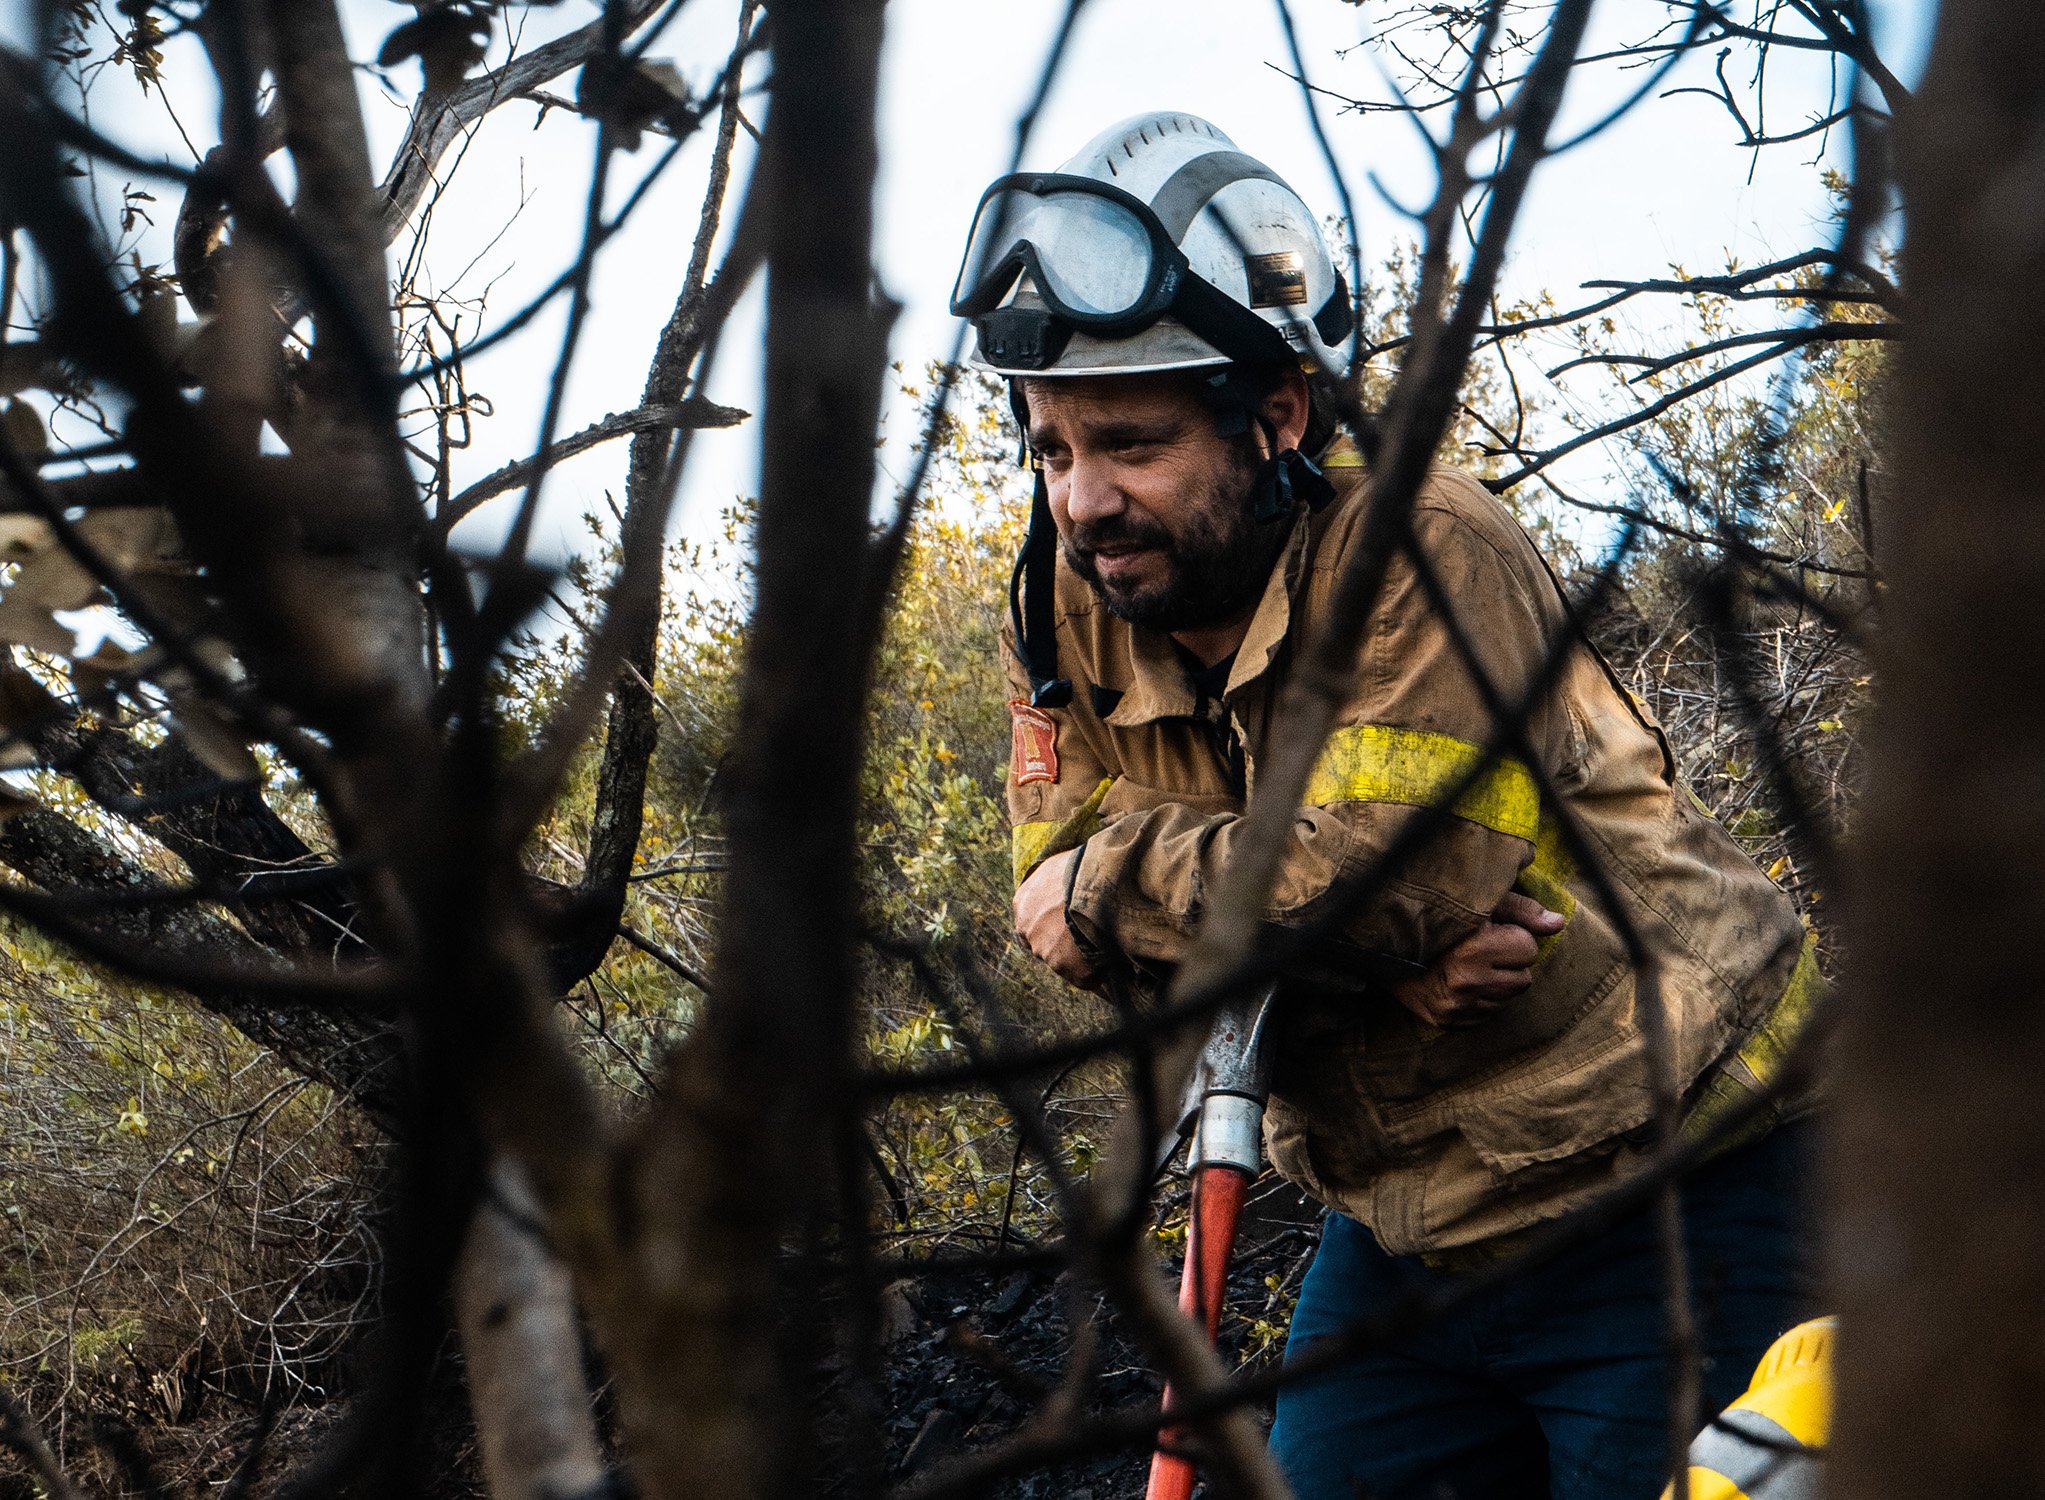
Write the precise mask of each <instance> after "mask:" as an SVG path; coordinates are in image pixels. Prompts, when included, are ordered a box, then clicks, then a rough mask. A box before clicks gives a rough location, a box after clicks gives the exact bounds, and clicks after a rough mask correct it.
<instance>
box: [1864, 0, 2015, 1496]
mask: <svg viewBox="0 0 2045 1500" xmlns="http://www.w3.org/2000/svg"><path fill="white" fill-rule="evenodd" d="M1898 144H1899V147H1900V153H1899V165H1900V168H1901V177H1902V185H1903V192H1904V200H1905V207H1906V211H1907V215H1908V222H1909V225H1910V230H1909V239H1908V242H1907V244H1906V246H1905V252H1904V265H1903V271H1904V286H1905V291H1906V295H1907V299H1908V305H1909V316H1910V324H1911V334H1910V337H1909V339H1908V340H1907V341H1905V342H1904V343H1903V344H1902V346H1901V348H1900V351H1899V355H1898V361H1897V377H1896V386H1895V390H1894V395H1893V401H1894V404H1893V408H1892V412H1893V422H1894V427H1893V434H1894V436H1893V442H1894V451H1895V465H1894V468H1895V473H1896V484H1895V489H1894V497H1895V499H1894V503H1893V504H1892V505H1891V506H1890V507H1889V511H1888V514H1887V515H1886V516H1885V517H1884V518H1883V525H1884V528H1885V530H1884V540H1885V542H1886V555H1885V568H1886V571H1887V574H1888V578H1889V582H1890V589H1889V597H1888V600H1887V604H1886V609H1885V618H1884V628H1883V634H1882V639H1881V649H1880V659H1879V667H1880V675H1879V677H1878V680H1879V682H1880V683H1881V703H1880V712H1879V717H1878V720H1877V723H1876V724H1875V726H1874V735H1873V739H1872V743H1871V747H1870V749H1871V756H1870V763H1869V795H1868V799H1867V802H1866V804H1865V807H1864V810H1863V817H1864V823H1863V826H1862V840H1861V843H1860V846H1859V851H1858V859H1857V868H1856V871H1855V887H1854V890H1853V891H1852V892H1851V893H1850V894H1851V895H1852V897H1853V902H1852V908H1853V909H1852V911H1851V918H1852V934H1851V935H1852V947H1851V949H1850V952H1851V956H1852V964H1853V969H1854V973H1853V976H1852V977H1853V980H1854V987H1853V990H1852V991H1851V993H1850V997H1849V998H1850V1000H1851V1004H1850V1005H1849V1006H1848V1007H1847V1009H1846V1010H1845V1013H1844V1017H1843V1020H1844V1023H1845V1024H1844V1031H1843V1034H1842V1037H1841V1049H1840V1055H1839V1057H1838V1063H1839V1079H1840V1087H1839V1098H1838V1109H1837V1119H1836V1123H1837V1132H1838V1137H1837V1142H1836V1147H1835V1151H1836V1155H1835V1160H1834V1164H1833V1174H1832V1187H1833V1193H1834V1196H1835V1198H1836V1208H1837V1214H1836V1219H1835V1222H1834V1223H1833V1225H1832V1228H1833V1232H1834V1242H1833V1264H1834V1269H1835V1274H1836V1282H1835V1287H1836V1295H1837V1306H1838V1310H1839V1313H1840V1315H1841V1328H1842V1340H1841V1351H1842V1359H1841V1364H1840V1370H1839V1402H1840V1405H1839V1420H1838V1428H1837V1442H1836V1444H1835V1453H1834V1457H1833V1468H1832V1473H1831V1476H1830V1482H1829V1485H1828V1488H1829V1492H1830V1493H1832V1494H1834V1495H1851V1496H1854V1497H1856V1500H1860V1497H1870V1500H1886V1497H1897V1500H1901V1497H1906V1496H1907V1497H1919V1496H1923V1497H1927V1500H1929V1497H1932V1496H1938V1497H1941V1500H1954V1497H1965V1496H1990V1495H1995V1496H2001V1495H2024V1494H2037V1493H2039V1492H2041V1491H2045V1445H2041V1444H2040V1443H2039V1441H2038V1425H2039V1424H2038V1413H2039V1411H2040V1410H2041V1409H2045V1329H2041V1325H2040V1322H2039V1319H2038V1316H2037V1309H2038V1308H2039V1307H2041V1306H2045V1253H2041V1247H2045V1179H2041V1178H2040V1176H2039V1173H2038V1163H2039V1162H2040V1161H2041V1160H2045V1109H2041V1108H2040V1107H2039V1094H2038V1080H2039V1078H2040V1077H2041V1075H2045V1003H2041V1000H2045V995H2041V991H2040V984H2039V979H2038V964H2037V953H2036V946H2037V945H2036V942H2035V938H2034V934H2035V933H2036V931H2037V926H2038V913H2039V911H2040V910H2041V909H2045V778H2041V777H2040V776H2039V774H2038V769H2039V766H2040V764H2041V763H2045V696H2041V695H2040V694H2039V693H2038V692H2037V691H2036V685H2037V683H2038V682H2039V681H2040V680H2045V613H2041V611H2040V609H2039V605H2038V601H2039V600H2040V599H2041V598H2045V485H2041V482H2040V479H2039V468H2038V459H2037V436H2038V433H2039V432H2040V431H2045V364H2041V362H2040V360H2039V358H2038V355H2037V351H2038V349H2039V348H2040V347H2045V302H2041V300H2040V299H2039V298H2038V296H2037V295H2036V293H2035V288H2036V287H2037V286H2038V285H2039V283H2040V280H2041V278H2045V11H2041V10H2040V9H2039V8H2038V7H2036V6H2031V5H2021V4H2011V3H2006V0H2004V3H1999V0H1946V4H1945V5H1944V6H1943V7H1942V9H1941V12H1940V17H1939V26H1938V35H1937V39H1936V42H1935V45H1934V48H1933V53H1932V58H1931V62H1930V66H1929V69H1928V71H1927V73H1926V76H1925V80H1924V84H1923V87H1922V89H1921V90H1920V93H1919V95H1918V99H1917V102H1916V104H1915V105H1914V106H1913V108H1912V110H1911V112H1910V113H1909V114H1908V115H1907V116H1906V117H1905V118H1904V119H1903V120H1902V121H1901V122H1900V124H1899V132H1898Z"/></svg>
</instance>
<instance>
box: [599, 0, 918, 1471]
mask: <svg viewBox="0 0 2045 1500" xmlns="http://www.w3.org/2000/svg"><path fill="white" fill-rule="evenodd" d="M880 33H881V5H880V4H879V3H878V0H818V3H813V4H802V5H795V6H792V7H788V8H785V9H781V10H777V11H776V12H775V15H774V22H773V33H772V50H773V78H774V101H773V107H772V110H771V112H770V114H769V116H768V123H767V133H766V141H765V143H764V146H763V150H762V157H761V162H760V166H759V168H758V169H757V170H758V172H759V173H760V174H763V175H762V176H761V178H760V183H761V186H759V187H756V188H755V191H756V192H761V191H764V193H765V201H764V205H763V206H764V209H765V217H764V220H763V228H764V230H765V234H766V241H765V242H766V245H767V253H768V267H769V274H768V282H767V339H766V342H767V362H766V405H765V412H764V417H763V432H762V439H761V441H762V449H763V453H764V462H763V465H762V473H761V496H760V516H759V528H758V537H757V545H758V557H759V562H758V570H757V575H756V577H757V584H758V586H757V593H756V596H755V597H756V600H757V603H756V606H755V609H754V613H753V617H752V624H751V629H750V630H749V632H748V639H747V648H746V663H745V677H744V683H745V687H744V692H743V697H742V701H741V705H740V721H739V728H738V733H737V740H738V742H739V743H741V744H744V745H745V746H746V747H747V753H746V754H745V755H744V756H743V757H740V758H739V759H738V760H737V761H736V762H735V763H734V765H733V767H732V773H731V779H730V781H729V783H728V786H727V808H728V822H727V828H728V833H729V841H730V844H729V847H730V851H731V854H730V864H729V869H728V873H727V877H726V885H725V892H724V900H723V915H722V921H721V924H720V927H719V932H720V939H719V948H718V954H717V967H716V970H715V973H714V975H713V987H712V998H711V999H710V1001H709V1002H708V1003H707V1005H706V1007H705V1012H704V1017H703V1020H702V1022H701V1023H700V1025H699V1027H698V1029H697V1032H696V1034H695V1036H694V1037H693V1038H692V1040H691V1042H690V1044H689V1046H688V1048H687V1049H686V1051H685V1053H684V1055H683V1056H682V1058H681V1059H680V1060H679V1062H678V1064H677V1068H676V1073H675V1078H674V1082H673V1087H672V1088H671V1089H670V1091H669V1093H668V1096H667V1098H666V1100H665V1101H664V1102H663V1104H662V1105H661V1107H660V1109H659V1111H658V1112H657V1114H656V1115H655V1117H654V1118H653V1120H652V1121H651V1122H650V1124H649V1127H648V1129H647V1130H646V1131H645V1132H644V1134H643V1135H642V1137H641V1139H640V1142H639V1144H638V1148H637V1154H636V1158H635V1159H634V1161H633V1162H632V1164H631V1184H632V1198H631V1201H630V1203H629V1204H625V1205H620V1214H619V1219H620V1228H621V1231H622V1232H623V1234H624V1235H625V1236H626V1237H627V1238H626V1240H625V1243H624V1245H623V1247H622V1248H623V1249H624V1251H625V1258H626V1265H627V1267H628V1268H629V1270H628V1273H627V1274H624V1275H615V1274H614V1275H613V1276H611V1277H607V1278H605V1279H606V1280H607V1281H608V1283H609V1284H608V1285H606V1286H601V1287H597V1288H592V1289H591V1304H592V1312H593V1315H594V1316H595V1318H596V1320H597V1322H598V1324H599V1326H600V1327H601V1328H602V1329H603V1330H604V1334H605V1345H606V1352H607V1353H608V1354H609V1355H610V1357H611V1359H612V1363H613V1367H614V1368H615V1369H617V1370H618V1372H619V1377H620V1378H619V1383H618V1384H619V1393H620V1397H621V1402H622V1404H623V1407H624V1414H625V1418H626V1422H627V1424H628V1430H629V1437H630V1447H631V1449H632V1451H633V1453H634V1456H635V1460H636V1462H637V1463H638V1464H639V1466H640V1468H639V1477H640V1478H641V1480H642V1481H643V1483H644V1485H645V1487H646V1489H647V1490H648V1492H649V1493H651V1494H655V1495H660V1496H667V1497H674V1500H680V1497H683V1496H695V1495H703V1494H719V1495H728V1496H733V1497H743V1496H766V1495H777V1494H788V1493H794V1492H797V1491H800V1490H802V1489H804V1488H806V1487H808V1486H809V1485H810V1483H811V1482H812V1480H813V1477H814V1463H815V1448H814V1433H813V1428H814V1414H815V1412H816V1410H817V1409H818V1404H819V1403H818V1399H817V1396H818V1393H817V1391H816V1389H815V1380H816V1376H817V1371H818V1362H819V1355H820V1350H821V1347H822V1345H823V1344H824V1343H825V1342H826V1341H827V1340H828V1338H829V1333H828V1330H827V1326H826V1324H825V1322H824V1319H825V1312H824V1307H823V1304H822V1299H821V1297H820V1296H818V1295H816V1293H817V1288H816V1286H815V1285H814V1283H813V1282H811V1281H808V1280H806V1277H808V1276H809V1275H810V1274H811V1273H812V1272H813V1271H814V1268H815V1257H814V1256H813V1255H810V1254H801V1255H787V1254H785V1253H784V1250H785V1248H787V1247H788V1246H790V1245H791V1244H794V1245H797V1246H801V1247H802V1248H804V1249H805V1250H813V1249H814V1248H815V1247H816V1246H817V1245H818V1244H819V1243H820V1242H821V1238H822V1235H823V1232H824V1221H825V1220H826V1219H827V1218H828V1216H829V1215H830V1213H831V1210H832V1206H833V1200H834V1197H835V1194H834V1189H833V1183H834V1180H835V1178H836V1175H837V1174H836V1159H835V1155H834V1147H835V1144H836V1133H837V1131H838V1130H839V1129H840V1128H841V1124H842V1120H841V1118H840V1113H839V1109H838V1105H839V1103H840V1102H841V1101H842V1100H844V1099H845V1097H846V1085H847V1078H846V1073H847V1070H848V1068H849V1065H850V1038H851V1021H852V1004H853V995H852V980H853V969H852V954H853V945H854V939H855V936H856V932H855V927H854V922H853V892H854V886H855V881H854V875H855V867H854V852H855V846H854V831H855V823H856V816H857V805H858V795H857V794H858V772H859V758H860V750H861V743H862V738H863V735H862V730H863V715H864V702H865V691H866V683H867V675H868V668H869V663H870V656H871V642H870V641H868V640H866V639H864V638H863V635H864V633H863V632H861V631H859V630H858V629H856V628H853V627H852V625H851V624H850V622H853V621H855V620H856V619H857V618H858V616H859V613H860V601H861V600H862V598H863V597H864V595H865V591H866V590H867V589H868V588H869V587H871V586H872V580H871V579H870V578H869V577H868V573H869V568H870V564H869V561H868V558H869V553H870V551H871V549H870V547H869V545H868V527H867V516H868V512H869V506H870V503H871V497H872V493H873V480H874V452H873V432H874V425H875V422H876V420H877V418H878V414H879V405H880V392H881V384H882V379H883V375H884V372H885V369H886V332H887V320H886V317H885V316H884V315H883V313H882V312H881V311H880V310H879V309H877V308H876V306H875V302H874V298H873V294H872V291H871V286H872V260H871V256H872V250H871V236H872V201H871V200H872V190H873V179H874V173H875V169H876V165H877V147H876V143H875V138H874V98H875V89H876V85H877V80H878V64H879V46H880ZM748 212H749V213H750V212H751V210H750V209H749V210H748ZM620 1298H624V1299H627V1300H624V1301H620V1300H616V1299H620Z"/></svg>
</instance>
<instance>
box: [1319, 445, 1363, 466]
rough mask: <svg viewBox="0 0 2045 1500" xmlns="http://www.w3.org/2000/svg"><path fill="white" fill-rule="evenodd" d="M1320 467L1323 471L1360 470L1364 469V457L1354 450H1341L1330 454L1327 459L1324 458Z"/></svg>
mask: <svg viewBox="0 0 2045 1500" xmlns="http://www.w3.org/2000/svg"><path fill="white" fill-rule="evenodd" d="M1318 467H1320V468H1323V469H1360V468H1362V467H1363V455H1362V454H1361V453H1358V452H1357V451H1356V450H1355V449H1354V448H1340V449H1337V450H1336V451H1335V452H1333V453H1330V454H1329V455H1328V456H1327V457H1326V458H1323V459H1322V460H1321V462H1320V464H1319V466H1318Z"/></svg>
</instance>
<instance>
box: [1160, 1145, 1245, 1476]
mask: <svg viewBox="0 0 2045 1500" xmlns="http://www.w3.org/2000/svg"><path fill="white" fill-rule="evenodd" d="M1249 1187H1250V1175H1249V1174H1248V1173H1247V1172H1244V1171H1241V1170H1240V1169H1238V1168H1236V1167H1231V1166H1224V1165H1222V1164H1220V1163H1214V1164H1211V1165H1207V1166H1202V1167H1198V1168H1195V1169H1194V1172H1193V1205H1192V1210H1191V1212H1190V1214H1189V1216H1188V1218H1187V1221H1186V1269H1185V1271H1184V1273H1183V1274H1182V1275H1181V1276H1180V1278H1179V1308H1180V1310H1181V1311H1183V1312H1185V1313H1186V1314H1188V1315H1189V1316H1191V1317H1195V1318H1198V1319H1199V1320H1200V1326H1201V1327H1203V1328H1205V1329H1206V1330H1207V1337H1208V1338H1210V1339H1212V1338H1213V1337H1214V1336H1215V1334H1216V1332H1217V1331H1218V1330H1219V1329H1220V1327H1221V1301H1222V1296H1223V1290H1224V1286H1225V1284H1226V1282H1227V1280H1228V1260H1229V1255H1230V1253H1231V1252H1232V1251H1233V1250H1234V1249H1235V1243H1236V1226H1237V1225H1238V1224H1240V1223H1241V1222H1242V1217H1243V1196H1244V1194H1246V1193H1247V1192H1248V1191H1249ZM1164 1404H1165V1405H1166V1407H1170V1406H1171V1404H1172V1388H1171V1387H1170V1386H1169V1385H1168V1386H1166V1387H1165V1396H1164ZM1187 1435H1188V1434H1187V1433H1186V1432H1185V1430H1184V1429H1182V1428H1177V1427H1168V1428H1166V1429H1165V1430H1164V1431H1163V1432H1161V1433H1159V1434H1158V1450H1157V1452H1156V1453H1154V1454H1152V1455H1151V1459H1150V1486H1149V1488H1148V1489H1147V1490H1146V1491H1145V1492H1144V1494H1145V1500H1190V1497H1191V1496H1192V1493H1193V1478H1194V1467H1193V1461H1192V1460H1191V1459H1190V1458H1185V1457H1182V1456H1181V1455H1179V1454H1177V1453H1167V1452H1166V1451H1165V1450H1166V1448H1168V1447H1171V1448H1176V1447H1179V1446H1181V1445H1183V1443H1184V1442H1185V1439H1186V1437H1187Z"/></svg>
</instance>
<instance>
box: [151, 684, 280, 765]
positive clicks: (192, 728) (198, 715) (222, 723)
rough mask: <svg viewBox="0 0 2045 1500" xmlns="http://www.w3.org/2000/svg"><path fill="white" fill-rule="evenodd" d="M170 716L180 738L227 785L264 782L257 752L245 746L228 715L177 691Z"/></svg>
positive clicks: (173, 695)
mask: <svg viewBox="0 0 2045 1500" xmlns="http://www.w3.org/2000/svg"><path fill="white" fill-rule="evenodd" d="M170 715H171V719H172V721H173V722H174V723H175V724H176V726H177V731H178V737H179V738H180V739H182V740H183V741H184V742H185V745H186V748H188V749H189V750H190V751H191V752H192V754H193V755H195V756H197V757H198V758H199V764H201V765H203V766H204V767H205V768H206V769H207V770H209V771H211V772H212V773H213V774H214V775H216V776H218V777H220V778H221V779H222V780H224V781H260V780H261V779H262V775H263V768H262V767H261V766H260V765H259V764H257V762H256V757H255V752H254V751H252V750H250V749H249V747H248V746H247V745H246V744H245V743H243V741H242V737H241V733H240V731H238V730H237V729H235V727H234V726H233V725H232V724H230V723H229V722H228V721H227V717H226V715H224V714H222V713H221V712H220V710H218V709H217V708H215V707H214V706H213V705H212V704H210V703H208V702H207V701H206V700H205V699H204V698H200V697H197V696H196V695H193V694H189V693H183V692H178V691H176V690H173V691H172V692H171V695H170Z"/></svg>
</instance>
